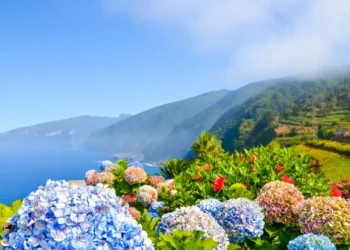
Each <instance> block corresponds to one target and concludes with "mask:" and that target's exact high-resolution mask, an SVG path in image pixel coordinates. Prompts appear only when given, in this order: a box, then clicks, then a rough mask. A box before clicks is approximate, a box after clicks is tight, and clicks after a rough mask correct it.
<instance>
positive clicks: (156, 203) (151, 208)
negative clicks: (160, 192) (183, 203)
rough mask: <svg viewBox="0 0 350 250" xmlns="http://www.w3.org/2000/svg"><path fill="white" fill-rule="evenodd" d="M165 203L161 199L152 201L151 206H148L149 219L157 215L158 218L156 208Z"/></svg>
mask: <svg viewBox="0 0 350 250" xmlns="http://www.w3.org/2000/svg"><path fill="white" fill-rule="evenodd" d="M164 205H165V203H164V202H163V201H154V202H153V203H152V204H151V206H149V208H148V214H149V215H151V219H152V220H153V219H154V218H156V217H158V218H160V214H159V211H158V209H159V208H162V207H164Z"/></svg>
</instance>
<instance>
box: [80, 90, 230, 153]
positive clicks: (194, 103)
mask: <svg viewBox="0 0 350 250" xmlns="http://www.w3.org/2000/svg"><path fill="white" fill-rule="evenodd" d="M228 93H230V91H229V90H219V91H212V92H209V93H205V94H202V95H199V96H196V97H192V98H188V99H185V100H181V101H177V102H173V103H169V104H165V105H162V106H159V107H156V108H153V109H150V110H147V111H145V112H142V113H140V114H137V115H134V116H132V117H130V118H128V119H126V120H124V121H122V122H120V123H118V124H114V125H111V126H109V127H107V128H104V129H102V130H99V131H97V132H95V133H93V135H92V136H91V137H90V138H89V140H88V141H87V143H86V144H85V148H88V149H92V150H101V151H104V152H109V153H124V152H138V153H143V150H144V149H145V148H148V150H151V151H152V150H154V149H155V148H157V147H158V145H159V144H160V142H161V141H162V140H163V138H164V137H166V136H167V135H168V134H169V133H170V132H171V131H172V130H173V129H174V128H175V127H176V126H177V125H178V124H180V123H181V122H183V121H185V120H187V119H189V118H191V117H193V116H194V115H196V114H198V113H200V112H201V111H203V110H205V109H207V108H208V107H210V106H211V105H213V104H214V103H216V102H217V101H218V100H220V99H221V98H223V97H224V96H226V95H227V94H228Z"/></svg>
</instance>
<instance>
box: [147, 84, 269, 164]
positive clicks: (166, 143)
mask: <svg viewBox="0 0 350 250" xmlns="http://www.w3.org/2000/svg"><path fill="white" fill-rule="evenodd" d="M273 84H275V81H274V80H269V81H261V82H254V83H250V84H247V85H245V86H243V87H241V88H239V89H237V90H234V91H231V92H230V93H228V94H227V95H225V96H224V97H223V98H221V99H220V100H218V101H217V102H215V103H214V104H213V105H211V106H210V107H208V108H206V109H204V110H203V111H201V112H199V113H198V114H196V115H194V116H193V117H191V118H189V119H186V120H184V121H183V122H181V123H179V124H178V125H177V126H175V127H174V129H173V130H172V131H171V132H170V134H169V135H168V136H166V137H164V139H163V141H162V142H161V144H160V146H158V147H157V148H156V149H150V148H146V149H145V151H144V152H145V155H146V156H147V157H149V158H151V159H157V158H159V159H166V158H178V157H183V156H184V154H186V152H187V151H188V150H189V148H190V147H191V145H192V144H193V142H194V141H195V140H196V139H197V138H198V136H199V135H200V134H201V132H203V131H208V130H210V129H211V128H212V127H213V125H214V124H215V122H216V121H217V120H218V119H219V118H220V117H221V116H222V115H223V114H224V113H225V112H226V111H228V110H230V109H232V108H234V107H236V106H238V105H240V104H242V103H243V102H244V101H246V100H247V99H248V98H250V97H252V96H254V95H256V94H258V93H260V92H261V91H262V90H263V89H265V88H267V87H268V86H270V85H273Z"/></svg>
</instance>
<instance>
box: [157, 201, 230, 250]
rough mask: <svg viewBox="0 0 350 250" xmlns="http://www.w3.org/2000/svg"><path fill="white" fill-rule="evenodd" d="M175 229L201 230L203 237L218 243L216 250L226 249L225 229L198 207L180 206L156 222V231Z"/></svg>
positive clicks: (169, 232)
mask: <svg viewBox="0 0 350 250" xmlns="http://www.w3.org/2000/svg"><path fill="white" fill-rule="evenodd" d="M176 229H181V230H183V231H202V232H204V235H203V236H202V237H203V238H211V239H213V240H215V241H217V242H219V244H218V245H217V247H216V248H215V249H216V250H221V249H227V247H228V245H229V242H228V238H227V234H226V233H225V230H224V229H223V228H222V227H221V226H220V225H219V224H218V223H217V222H216V220H215V219H214V218H213V217H212V216H210V215H209V214H206V213H203V212H202V211H201V210H200V209H199V208H198V207H196V206H191V207H181V208H177V209H176V210H175V211H174V212H171V213H168V214H164V215H163V216H162V218H161V220H160V221H159V223H158V228H157V232H158V233H164V234H171V233H172V232H173V231H175V230H176Z"/></svg>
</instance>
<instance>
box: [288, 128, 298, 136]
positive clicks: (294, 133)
mask: <svg viewBox="0 0 350 250" xmlns="http://www.w3.org/2000/svg"><path fill="white" fill-rule="evenodd" d="M296 135H298V130H297V129H296V128H292V129H291V130H290V132H289V136H296Z"/></svg>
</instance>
